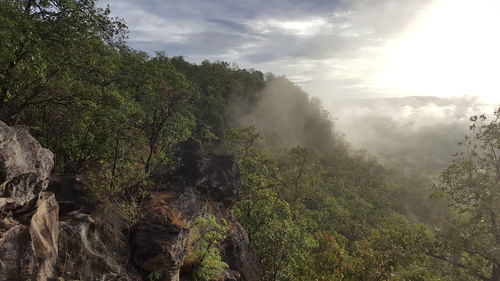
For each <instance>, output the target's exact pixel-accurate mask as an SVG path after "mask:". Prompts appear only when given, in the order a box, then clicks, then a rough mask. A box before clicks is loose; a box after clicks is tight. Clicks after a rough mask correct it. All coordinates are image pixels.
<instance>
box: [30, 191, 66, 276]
mask: <svg viewBox="0 0 500 281" xmlns="http://www.w3.org/2000/svg"><path fill="white" fill-rule="evenodd" d="M30 236H31V243H32V245H33V249H34V254H35V258H36V260H37V261H38V262H39V264H38V265H37V266H38V273H37V280H38V281H46V280H48V279H49V278H51V277H53V276H54V267H55V265H56V261H57V256H58V250H57V247H58V246H57V245H58V244H57V243H58V238H59V205H58V204H57V201H56V198H55V196H54V194H53V193H50V192H43V193H42V194H40V199H38V202H37V208H36V212H35V214H34V215H33V217H31V226H30Z"/></svg>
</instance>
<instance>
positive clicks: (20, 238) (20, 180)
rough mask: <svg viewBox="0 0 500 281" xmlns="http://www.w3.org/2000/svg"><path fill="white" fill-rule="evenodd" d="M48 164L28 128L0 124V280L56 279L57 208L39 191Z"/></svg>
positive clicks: (48, 155) (51, 198)
mask: <svg viewBox="0 0 500 281" xmlns="http://www.w3.org/2000/svg"><path fill="white" fill-rule="evenodd" d="M53 165H54V155H53V154H52V152H50V151H49V150H47V149H45V148H42V146H41V145H40V144H39V143H38V142H37V141H36V140H35V139H34V138H33V137H32V136H31V135H30V134H29V132H28V129H27V128H25V127H20V126H14V127H9V126H7V125H5V124H4V123H2V122H0V220H1V221H0V281H3V280H5V281H7V280H8V281H17V280H19V281H25V280H37V281H46V280H49V279H51V278H53V277H55V276H54V266H55V264H56V261H57V256H58V255H57V240H58V233H59V230H58V228H59V223H58V209H59V207H58V205H57V202H56V200H55V198H54V195H53V194H52V193H46V192H43V191H44V190H45V189H46V188H47V184H48V181H49V177H50V172H51V170H52V167H53Z"/></svg>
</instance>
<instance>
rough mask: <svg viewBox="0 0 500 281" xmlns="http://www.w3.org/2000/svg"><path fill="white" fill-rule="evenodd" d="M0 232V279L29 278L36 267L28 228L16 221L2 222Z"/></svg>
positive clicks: (9, 280) (7, 280)
mask: <svg viewBox="0 0 500 281" xmlns="http://www.w3.org/2000/svg"><path fill="white" fill-rule="evenodd" d="M2 225H3V227H2V228H4V229H6V231H5V232H3V233H0V281H25V280H30V279H31V277H32V276H33V271H34V269H35V267H36V265H35V259H34V254H33V248H32V247H31V241H30V233H29V228H28V227H27V226H25V225H22V224H19V223H17V222H9V223H5V220H4V222H2Z"/></svg>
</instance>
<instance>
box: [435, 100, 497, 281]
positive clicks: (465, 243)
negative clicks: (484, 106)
mask: <svg viewBox="0 0 500 281" xmlns="http://www.w3.org/2000/svg"><path fill="white" fill-rule="evenodd" d="M470 120H471V125H470V135H469V136H466V137H465V139H464V140H463V141H462V142H460V144H461V145H462V146H463V148H464V150H463V151H462V152H459V153H457V155H456V158H455V159H454V160H453V161H452V163H451V164H450V165H449V167H448V168H447V169H446V170H445V171H444V172H443V173H442V175H441V181H440V184H439V185H437V186H436V189H437V191H439V192H440V193H441V194H444V195H446V197H447V198H448V200H449V204H450V206H451V207H452V208H453V210H454V211H455V214H454V217H453V219H452V220H451V221H450V222H449V224H448V226H447V227H446V228H445V229H442V230H440V231H438V237H439V239H440V246H441V248H440V250H441V251H439V252H437V253H435V254H434V256H436V257H437V258H439V259H441V260H444V261H446V262H448V263H450V264H451V266H452V268H453V272H454V274H455V275H456V276H457V277H456V278H457V280H460V279H459V278H463V279H464V280H466V279H467V278H469V280H470V278H474V279H476V280H484V281H499V280H500V159H499V157H500V109H499V110H496V111H495V113H494V118H493V120H491V121H489V122H488V120H487V117H486V116H485V115H480V116H473V117H471V118H470ZM464 276H465V277H464Z"/></svg>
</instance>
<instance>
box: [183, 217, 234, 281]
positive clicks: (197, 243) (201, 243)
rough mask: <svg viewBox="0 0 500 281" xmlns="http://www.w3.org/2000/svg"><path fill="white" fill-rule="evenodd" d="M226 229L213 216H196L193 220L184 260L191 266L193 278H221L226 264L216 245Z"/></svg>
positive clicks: (224, 235)
mask: <svg viewBox="0 0 500 281" xmlns="http://www.w3.org/2000/svg"><path fill="white" fill-rule="evenodd" d="M224 224H225V222H224ZM227 231H228V228H227V227H226V226H224V225H221V224H218V223H217V219H216V218H215V217H214V216H207V217H198V218H196V219H195V220H194V221H193V224H192V228H191V235H190V239H191V243H190V248H189V251H188V255H187V257H186V261H185V264H189V265H191V266H192V276H193V279H195V280H206V281H210V280H219V279H220V278H221V276H222V273H223V272H224V270H225V269H226V268H227V267H228V265H227V264H226V263H225V262H224V261H222V258H221V256H220V253H219V250H218V249H217V248H216V245H217V244H218V243H219V242H220V241H222V240H223V239H224V238H225V237H226V234H227Z"/></svg>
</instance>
